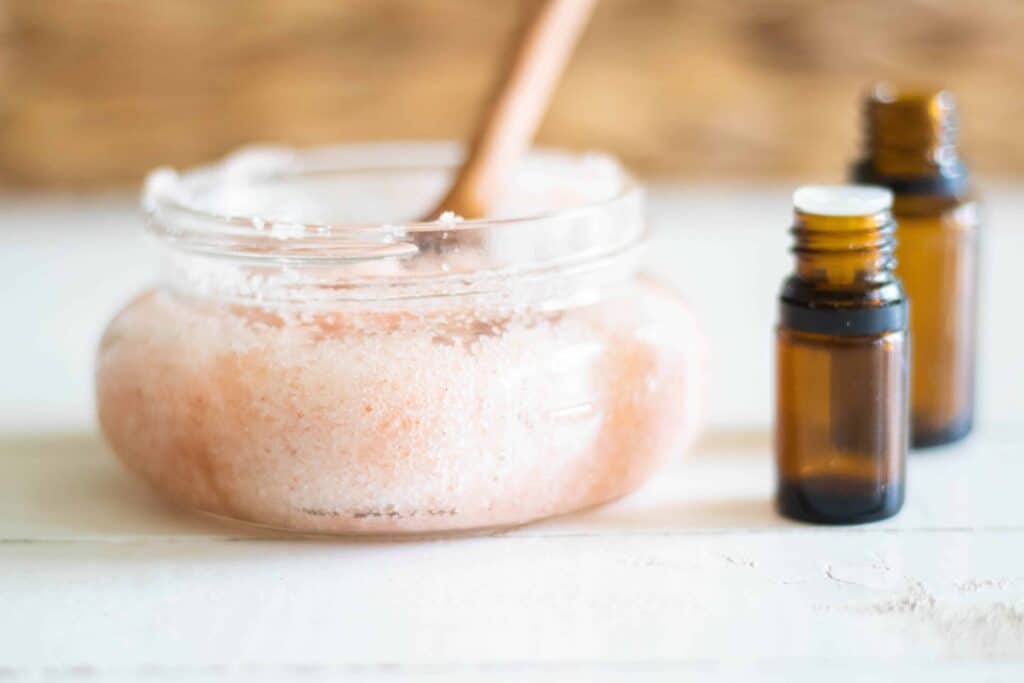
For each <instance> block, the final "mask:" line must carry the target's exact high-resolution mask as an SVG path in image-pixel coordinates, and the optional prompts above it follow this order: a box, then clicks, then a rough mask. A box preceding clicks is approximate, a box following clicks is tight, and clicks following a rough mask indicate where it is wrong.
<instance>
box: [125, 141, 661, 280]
mask: <svg viewBox="0 0 1024 683" xmlns="http://www.w3.org/2000/svg"><path fill="white" fill-rule="evenodd" d="M461 156H462V150H461V147H460V146H459V145H455V144H452V143H445V142H418V141H411V142H390V143H360V144H346V145H337V146H326V147H312V148H306V149H295V148H288V147H250V148H243V149H241V150H239V151H238V152H236V153H234V154H231V155H228V156H227V157H225V158H224V159H223V160H220V161H217V162H214V163H212V164H208V165H205V166H200V167H195V168H191V169H187V170H185V171H182V172H178V171H177V170H175V169H172V168H170V167H160V168H157V169H155V170H153V171H152V172H150V173H149V175H148V176H147V178H146V181H145V184H144V188H143V191H142V198H141V199H142V206H143V209H144V211H145V213H146V215H147V219H148V220H147V223H148V226H149V229H150V231H152V232H153V233H155V234H156V235H157V236H158V237H160V238H163V239H165V240H167V241H171V242H173V243H175V244H176V245H178V246H180V247H183V248H186V249H189V250H196V251H203V252H207V253H210V252H214V253H216V252H221V251H224V252H227V253H230V254H231V255H234V256H237V255H238V248H239V246H240V244H239V242H240V241H241V242H244V243H246V246H247V247H255V249H253V250H252V251H253V253H254V254H263V255H264V256H282V255H284V256H288V257H289V258H296V257H300V258H318V254H320V255H322V254H325V253H326V254H327V255H328V258H341V259H342V260H347V259H349V258H359V259H365V258H376V257H388V256H395V255H403V254H411V253H415V252H416V250H417V249H416V247H415V240H414V239H412V238H414V237H415V238H418V239H422V238H423V236H424V234H426V233H432V232H443V233H446V234H447V233H466V232H470V231H481V230H488V231H493V230H502V231H504V230H512V229H515V228H522V227H523V226H532V227H536V226H537V225H538V224H541V223H545V224H546V223H551V222H559V221H565V220H579V219H581V218H585V217H586V216H587V215H588V214H593V215H599V214H604V213H609V212H610V213H617V212H620V211H627V212H631V210H632V205H635V206H636V208H637V210H638V211H641V212H642V208H641V207H642V197H643V190H642V188H641V187H640V185H639V184H638V183H637V182H636V181H635V180H634V178H633V177H632V176H631V174H629V173H628V172H627V171H626V170H625V169H624V167H623V166H622V165H621V164H620V163H619V162H618V161H617V160H615V159H613V158H612V157H610V156H605V155H596V154H593V153H591V154H576V153H572V152H567V151H564V150H557V149H551V148H545V149H537V150H534V151H532V152H531V153H530V155H529V157H530V158H532V159H535V160H536V159H545V158H551V159H561V160H563V161H566V160H575V161H576V162H579V163H581V164H586V163H588V162H589V163H593V164H594V165H595V168H598V169H599V170H601V171H602V172H603V173H604V174H605V180H607V179H608V178H613V179H614V180H615V181H616V187H614V189H613V191H610V192H607V193H606V196H600V197H597V198H593V199H588V200H587V201H581V202H578V203H574V204H571V205H569V206H565V207H558V208H545V209H541V210H537V211H529V212H524V213H523V214H515V215H503V216H497V217H491V218H480V219H460V218H458V217H454V216H452V217H443V218H442V219H441V220H436V221H423V220H420V219H417V220H398V221H391V222H383V221H325V220H301V221H292V220H287V219H285V218H282V217H274V216H268V215H258V214H251V213H243V212H218V211H215V210H210V209H207V208H203V207H202V206H200V205H198V202H197V201H195V200H194V198H190V197H189V196H188V193H189V192H193V191H195V189H196V186H202V185H203V184H204V183H205V184H206V185H207V186H212V185H215V184H217V183H240V184H245V183H257V182H267V181H287V180H289V179H291V180H295V179H299V178H313V177H316V176H318V175H327V174H336V175H344V176H347V177H356V176H367V177H368V176H373V175H387V174H390V173H412V172H423V173H426V172H435V173H445V172H451V171H453V170H454V169H455V168H456V167H457V165H458V163H459V160H460V158H461ZM346 254H347V256H346Z"/></svg>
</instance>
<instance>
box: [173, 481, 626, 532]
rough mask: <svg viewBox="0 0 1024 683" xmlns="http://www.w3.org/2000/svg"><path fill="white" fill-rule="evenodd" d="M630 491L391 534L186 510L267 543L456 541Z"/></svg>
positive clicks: (518, 526)
mask: <svg viewBox="0 0 1024 683" xmlns="http://www.w3.org/2000/svg"><path fill="white" fill-rule="evenodd" d="M634 491H635V489H634V490H630V491H626V492H625V493H621V494H619V495H616V496H613V497H611V498H608V499H606V500H600V501H596V502H593V503H590V504H587V505H583V506H581V507H579V508H576V509H572V510H564V511H559V512H553V513H550V514H542V515H539V516H536V517H531V518H528V519H524V520H518V521H514V522H502V523H497V524H486V525H482V526H470V527H465V528H452V529H433V530H414V531H393V532H386V531H378V530H373V531H359V530H356V529H352V530H329V529H324V530H315V529H298V528H291V527H286V526H281V525H274V524H264V523H261V522H254V521H250V520H246V519H240V518H238V517H231V516H229V515H224V514H220V513H217V512H210V511H208V510H203V509H201V508H195V507H193V508H190V509H191V511H192V512H193V513H195V514H197V515H200V516H202V517H206V518H209V519H212V520H214V521H215V522H216V523H217V524H220V525H222V526H224V527H225V528H235V529H238V530H239V531H240V532H242V533H244V534H246V535H249V534H255V537H256V538H264V539H269V540H284V541H287V540H311V541H316V540H321V541H338V542H343V543H344V542H351V543H417V542H421V541H443V540H451V539H459V538H474V537H481V536H496V535H499V534H503V533H507V532H510V531H515V530H516V529H521V528H523V527H526V526H530V525H533V524H537V523H540V522H545V521H549V520H556V519H565V518H569V517H572V516H574V515H581V514H586V513H588V512H590V511H592V510H596V509H598V508H602V507H604V506H606V505H611V504H613V503H615V502H617V501H619V500H621V499H623V498H625V497H627V496H629V495H631V494H632V493H633V492H634ZM172 504H173V502H172Z"/></svg>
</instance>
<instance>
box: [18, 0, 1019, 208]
mask: <svg viewBox="0 0 1024 683" xmlns="http://www.w3.org/2000/svg"><path fill="white" fill-rule="evenodd" d="M528 4H529V0H507V1H504V0H0V93H2V94H0V184H2V185H8V186H11V185H16V186H49V187H78V188H86V187H87V188H92V187H102V186H107V185H120V184H126V183H130V182H134V181H136V180H137V179H138V178H139V176H140V174H142V173H143V172H144V171H145V170H146V169H148V168H150V167H152V166H154V165H156V164H161V163H171V164H175V165H187V164H192V163H196V162H199V161H202V160H205V159H209V158H212V157H216V156H218V155H220V154H222V153H223V152H225V151H226V150H228V149H230V148H232V147H235V146H237V145H239V144H243V143H246V142H250V141H279V142H289V143H295V144H300V145H310V144H318V143H325V142H338V141H352V140H378V139H400V138H405V139H408V138H452V137H455V138H462V137H465V136H466V135H467V134H468V132H469V130H470V129H471V126H472V123H473V121H474V118H475V115H476V113H477V111H478V108H479V107H480V105H481V102H482V101H483V99H484V98H485V97H486V95H487V93H488V90H489V84H490V82H491V79H492V78H493V76H494V73H495V69H496V68H497V66H498V65H499V63H500V60H501V58H502V55H503V52H504V50H505V46H506V45H507V43H508V41H509V39H510V38H511V37H512V36H513V35H514V31H515V29H516V26H517V23H518V21H519V19H520V17H521V16H522V14H523V12H524V10H526V9H527V8H528ZM879 78H889V79H895V80H900V81H911V82H917V81H926V82H935V83H941V84H944V85H947V86H948V87H950V88H951V89H953V90H954V91H955V93H956V94H957V96H958V97H959V100H960V104H961V109H962V111H963V132H964V135H963V137H964V147H965V150H966V154H967V156H968V158H969V160H970V161H971V162H972V163H973V165H974V167H975V168H976V169H977V170H979V171H982V172H984V173H987V174H990V175H1005V176H1018V175H1021V174H1024V135H1021V133H1022V132H1024V126H1022V120H1024V2H1020V1H1019V0H975V1H972V2H965V1H963V0H908V1H903V2H901V1H899V0H831V1H829V2H824V1H815V0H730V1H716V0H603V1H602V3H601V6H600V8H599V10H598V14H597V16H596V17H595V19H594V21H593V23H592V24H591V26H590V27H589V29H588V31H587V33H586V35H585V37H584V39H583V43H582V45H581V46H580V50H579V53H578V54H577V56H576V58H575V59H574V61H573V62H572V63H571V65H570V68H569V71H568V73H567V74H566V77H565V79H564V81H563V83H562V86H561V88H560V90H559V92H558V95H557V98H556V100H555V102H554V105H553V108H552V110H551V112H550V114H549V116H548V118H547V120H546V122H545V124H544V126H543V128H542V130H541V133H540V142H541V143H542V144H548V145H560V146H567V147H572V148H588V149H592V148H601V149H607V150H610V151H612V152H614V153H616V154H619V155H621V156H622V157H624V158H625V159H626V161H627V162H628V163H629V164H630V165H631V166H633V167H634V168H636V169H637V170H639V171H641V172H642V173H644V174H646V175H648V176H659V175H660V176H665V175H673V176H685V177H690V178H698V179H723V178H739V177H742V178H749V177H792V176H812V175H816V176H821V177H823V178H827V179H834V178H838V177H840V175H841V174H842V172H843V170H844V168H845V165H846V163H847V162H848V161H849V160H850V159H851V157H852V156H853V155H854V154H855V150H856V146H857V141H858V137H859V130H858V129H859V121H858V116H859V115H858V99H859V96H860V94H861V93H862V92H863V90H864V88H865V86H866V84H868V83H869V82H871V81H872V80H875V79H879Z"/></svg>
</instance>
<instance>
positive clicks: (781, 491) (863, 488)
mask: <svg viewBox="0 0 1024 683" xmlns="http://www.w3.org/2000/svg"><path fill="white" fill-rule="evenodd" d="M903 498H904V496H903V488H902V487H899V486H896V487H894V486H881V487H880V486H878V485H877V484H868V483H862V484H856V483H854V484H851V482H850V481H849V480H848V479H846V478H839V477H815V478H813V479H804V480H801V481H785V480H783V481H781V482H779V486H778V491H777V493H776V497H775V501H776V508H777V509H778V511H779V514H781V515H783V516H784V517H789V518H790V519H795V520H797V521H801V522H810V523H813V524H831V525H843V524H863V523H865V522H876V521H879V520H882V519H886V518H888V517H892V516H893V515H895V514H896V513H898V512H899V511H900V509H901V508H902V507H903Z"/></svg>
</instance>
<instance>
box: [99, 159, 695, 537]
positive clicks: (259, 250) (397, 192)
mask: <svg viewBox="0 0 1024 683" xmlns="http://www.w3.org/2000/svg"><path fill="white" fill-rule="evenodd" d="M457 161H458V159H457V153H456V150H455V149H453V148H451V147H448V146H443V145H442V146H439V145H422V144H412V145H394V144H391V145H367V146H350V147H341V148H327V149H317V150H312V151H303V152H295V151H291V150H284V149H253V150H249V151H244V152H241V153H239V154H236V155H234V156H232V157H229V158H228V159H226V160H225V161H223V162H221V163H219V164H215V165H212V166H209V167H205V168H200V169H197V170H193V171H190V172H187V173H182V174H179V173H176V172H174V171H171V170H166V169H165V170H158V171H155V172H154V173H153V174H151V176H150V177H149V179H148V181H147V184H146V189H145V193H144V205H145V210H146V213H147V215H148V224H149V227H150V229H151V231H152V232H153V233H154V234H155V235H156V236H157V237H158V238H159V240H158V241H159V243H160V251H161V256H162V276H161V281H160V283H159V284H158V285H157V286H156V287H155V288H154V289H152V290H150V291H147V292H145V293H143V294H141V295H140V296H139V297H138V298H136V299H135V300H134V301H132V302H131V303H129V304H128V305H127V307H126V308H125V309H124V310H123V311H121V313H120V314H118V316H117V317H116V318H115V319H114V321H113V322H112V323H111V324H110V326H109V328H108V329H107V331H106V333H105V335H104V337H103V340H102V342H101V344H100V348H99V352H98V359H97V370H96V386H97V390H96V391H97V403H98V410H99V418H100V423H101V425H102V428H103V431H104V433H105V434H106V437H107V439H108V440H109V442H110V444H111V445H112V447H113V450H114V451H115V452H116V453H117V455H118V456H119V457H120V459H121V460H122V461H123V462H124V463H125V465H126V466H127V467H129V468H130V469H131V470H133V471H135V472H137V473H138V474H140V475H141V476H142V477H143V478H144V479H145V480H146V481H148V482H149V483H150V484H151V485H152V486H153V487H154V488H155V489H156V490H157V491H159V492H160V493H162V494H164V495H165V496H167V497H169V498H170V499H172V500H174V501H177V502H178V503H180V504H183V505H186V506H190V507H192V508H196V509H199V510H202V511H205V512H208V513H212V514H215V515H220V516H224V517H229V518H233V519H237V520H243V521H246V522H251V523H255V524H260V525H265V526H268V527H275V528H279V529H289V530H294V531H299V532H323V533H336V534H380V535H391V534H430V533H438V532H450V531H457V530H470V529H486V528H495V527H502V526H507V525H515V524H522V523H524V522H528V521H530V520H535V519H539V518H542V517H547V516H550V515H556V514H561V513H565V512H569V511H572V510H576V509H579V508H584V507H587V506H592V505H595V504H598V503H602V502H605V501H609V500H612V499H615V498H618V497H620V496H622V495H624V494H626V493H629V492H630V491H632V490H633V489H635V488H636V487H638V486H639V485H640V484H641V483H642V482H643V481H644V480H646V479H647V478H648V477H649V476H650V475H651V474H652V473H653V472H654V471H655V470H656V469H657V468H658V467H659V466H660V465H661V464H663V463H664V462H665V461H666V460H668V459H669V458H672V457H676V456H679V455H681V454H682V453H683V451H684V450H685V449H686V447H687V446H688V445H689V444H690V442H691V441H692V440H693V438H694V436H695V433H696V430H697V423H698V420H699V413H700V399H701V389H702V386H701V385H702V373H703V370H704V344H703V338H702V337H701V336H700V334H699V332H698V330H697V326H696V324H695V321H694V318H693V315H692V313H691V311H690V310H689V309H688V308H687V307H686V306H685V305H684V304H683V303H682V302H681V301H680V300H679V299H678V298H677V296H676V295H675V294H673V293H672V292H671V291H670V290H669V289H666V288H665V287H663V286H661V285H659V284H658V283H657V282H656V281H654V280H653V279H651V278H649V277H647V276H645V275H641V274H638V270H637V267H638V257H639V255H640V247H641V245H642V243H643V241H644V236H645V232H646V229H645V224H644V217H643V198H642V193H641V192H640V190H639V189H638V188H637V187H636V186H635V185H634V184H633V182H632V180H631V179H630V178H629V177H628V175H627V174H626V173H625V172H624V171H623V170H622V169H621V168H620V167H619V166H618V164H616V163H615V162H614V161H612V160H610V159H608V158H606V157H598V156H594V155H584V156H575V155H570V154H564V153H555V152H544V153H540V152H536V153H533V154H531V155H530V156H529V157H528V158H526V159H525V160H524V161H523V162H522V163H521V164H520V165H519V166H518V167H517V168H516V169H515V171H514V172H513V173H512V174H511V177H510V179H509V182H508V183H507V184H506V186H505V188H504V189H503V193H502V196H501V197H500V198H499V201H498V202H497V203H496V206H495V210H494V211H493V215H492V216H491V217H489V218H487V219H485V220H472V221H470V220H466V221H460V220H459V219H458V218H457V217H455V216H444V217H442V220H441V221H438V222H434V223H418V222H416V221H415V217H416V216H419V215H422V214H423V213H424V212H425V210H426V209H427V208H429V207H430V206H431V205H432V204H433V203H434V202H436V201H437V199H438V197H439V196H441V195H442V194H443V192H444V190H445V188H446V186H447V183H449V182H450V178H451V176H452V172H453V169H454V167H455V164H456V162H457Z"/></svg>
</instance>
